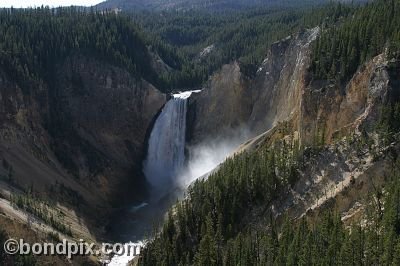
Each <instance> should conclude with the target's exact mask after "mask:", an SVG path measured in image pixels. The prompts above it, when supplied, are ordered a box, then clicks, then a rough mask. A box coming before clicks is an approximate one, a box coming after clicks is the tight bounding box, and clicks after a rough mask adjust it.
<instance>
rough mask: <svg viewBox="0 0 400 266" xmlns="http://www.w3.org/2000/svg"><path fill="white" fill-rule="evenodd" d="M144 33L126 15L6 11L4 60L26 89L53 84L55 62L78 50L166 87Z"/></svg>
mask: <svg viewBox="0 0 400 266" xmlns="http://www.w3.org/2000/svg"><path fill="white" fill-rule="evenodd" d="M142 35H143V33H142V32H140V30H139V29H138V27H137V26H136V25H134V24H133V23H132V21H131V20H130V19H129V18H127V17H125V16H117V15H115V14H113V13H106V14H102V13H91V12H85V11H82V10H79V9H76V8H59V9H49V8H43V7H42V8H37V9H27V10H18V9H3V10H1V11H0V36H2V37H1V38H2V39H1V41H0V63H1V65H2V68H3V70H4V71H6V72H7V73H8V74H9V75H10V77H11V78H13V79H14V80H15V81H17V82H18V83H20V85H21V87H22V88H23V89H29V88H33V87H34V86H35V85H34V84H37V83H40V82H49V81H50V80H51V78H52V76H53V74H54V73H52V71H53V69H54V67H55V64H57V63H60V62H62V60H63V59H65V58H66V57H67V56H69V55H72V54H74V53H75V54H77V53H82V54H85V55H91V56H96V57H97V58H98V59H102V60H107V61H109V62H111V63H113V64H116V65H119V66H121V67H124V68H127V69H128V70H129V71H130V72H131V73H132V74H134V75H135V76H136V77H137V78H140V77H143V78H145V79H147V80H148V81H150V82H153V83H154V84H155V85H160V86H161V85H162V84H161V81H160V79H159V78H158V75H157V73H155V71H154V69H152V67H151V64H150V61H151V60H150V55H149V53H148V50H147V47H146V43H145V42H144V37H143V36H142Z"/></svg>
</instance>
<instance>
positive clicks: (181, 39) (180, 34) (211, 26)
mask: <svg viewBox="0 0 400 266" xmlns="http://www.w3.org/2000/svg"><path fill="white" fill-rule="evenodd" d="M354 8H355V6H351V5H343V4H341V3H332V4H329V5H327V6H324V7H318V8H317V7H315V8H306V7H303V8H298V9H293V8H287V9H285V8H274V9H270V8H258V9H249V10H247V11H242V12H239V11H235V12H223V13H221V14H218V15H210V14H209V13H207V12H201V11H191V12H162V13H158V12H140V13H139V12H138V13H134V14H132V16H133V20H134V21H135V22H136V23H137V24H139V25H141V27H142V28H143V29H144V30H145V31H146V32H147V33H148V35H149V36H151V39H152V40H153V43H154V44H156V45H157V46H160V47H163V46H168V47H173V48H174V49H175V51H176V55H177V56H178V58H179V59H180V60H179V62H180V64H179V65H180V70H181V71H179V72H175V73H165V75H164V80H166V81H167V83H168V84H170V85H171V88H172V89H177V88H178V89H179V88H185V87H196V86H199V85H201V84H202V83H203V82H204V81H206V80H207V79H208V77H209V76H210V75H211V74H212V73H213V72H214V71H216V70H218V69H219V68H220V67H221V66H222V65H223V64H229V63H231V62H233V61H235V60H237V61H239V62H240V64H241V70H242V72H243V73H244V74H246V75H247V76H249V77H252V76H253V75H254V74H255V72H256V70H257V68H258V65H259V64H260V63H261V62H262V61H263V60H264V58H265V56H266V52H267V51H268V48H269V47H270V45H271V44H272V43H273V42H276V41H279V40H280V39H282V38H285V37H287V36H289V35H291V34H294V33H295V32H297V31H299V30H301V29H306V28H312V27H315V26H317V25H320V24H321V23H322V22H325V23H327V24H334V23H336V22H338V21H339V20H341V19H342V18H343V17H347V16H349V15H350V14H352V12H354ZM207 47H211V49H210V51H209V52H208V53H205V54H203V55H201V53H202V52H203V51H204V49H205V48H207ZM164 50H165V49H164ZM164 58H168V56H164ZM167 63H168V61H167Z"/></svg>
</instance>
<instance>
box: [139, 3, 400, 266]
mask: <svg viewBox="0 0 400 266" xmlns="http://www.w3.org/2000/svg"><path fill="white" fill-rule="evenodd" d="M333 10H334V12H333V13H330V14H331V16H322V19H321V20H320V21H319V23H317V24H318V25H320V26H321V30H322V33H321V36H320V37H319V38H318V39H317V41H316V42H314V45H313V47H312V50H311V54H312V63H311V68H310V69H309V71H310V74H311V75H310V76H311V82H312V81H318V80H321V79H322V80H328V81H334V82H337V83H339V84H340V85H342V84H346V82H348V80H349V79H350V78H351V77H353V75H354V73H355V72H356V70H357V69H360V68H361V67H362V66H363V64H364V63H365V62H367V61H368V60H370V59H372V58H373V57H374V56H376V55H378V54H381V53H383V52H386V54H387V57H388V58H389V60H392V61H393V62H395V60H396V58H398V56H399V50H400V46H399V40H400V38H399V34H400V28H399V27H400V21H398V18H399V17H400V16H399V12H400V1H398V0H378V1H374V2H372V3H370V4H368V5H366V6H361V7H354V6H353V7H349V6H342V5H335V6H334V9H333ZM316 17H318V15H316ZM312 18H313V16H311V19H312ZM320 18H321V17H320ZM304 19H305V18H302V20H303V21H304ZM293 21H296V20H295V19H294V20H293ZM294 23H296V22H294ZM303 25H305V24H303ZM309 25H311V24H309ZM160 30H161V32H160V35H163V34H164V36H165V37H166V38H171V37H172V38H171V42H173V41H174V38H173V36H174V35H173V34H171V31H169V29H160ZM193 36H196V35H195V34H194V35H193ZM233 36H234V35H230V38H227V39H229V40H230V39H232V37H233ZM222 39H223V38H222ZM189 41H190V40H189ZM212 43H213V42H212V41H211V42H209V44H212ZM253 43H254V40H253ZM228 47H229V45H228ZM253 48H254V47H253ZM184 49H188V50H190V49H191V47H190V45H186V47H185V46H184ZM230 51H233V50H230ZM254 51H255V50H254V49H252V51H251V52H249V53H248V54H247V56H249V57H250V58H251V55H255V53H254ZM231 55H232V54H231ZM243 55H245V54H243ZM243 55H241V56H243ZM255 58H256V56H255ZM261 58H263V57H261ZM250 62H251V60H250ZM256 64H257V63H256ZM242 71H243V69H242ZM393 86H396V85H395V84H394V85H393ZM396 88H397V87H396ZM394 93H396V92H394ZM380 116H381V118H380V120H379V122H378V123H377V124H376V125H374V128H369V130H371V132H369V133H368V134H365V135H362V136H361V138H359V137H356V138H359V140H357V141H356V142H353V143H351V147H353V148H356V147H358V146H359V147H363V146H364V148H365V149H369V150H370V152H371V153H372V154H376V152H375V151H373V150H371V146H370V144H368V145H367V144H366V143H371V141H372V138H371V136H372V135H373V134H371V133H372V131H373V132H375V133H376V134H378V137H377V138H378V139H379V140H380V141H379V144H378V147H376V148H378V149H380V150H383V149H385V147H388V145H396V143H398V140H399V138H398V134H399V130H400V128H399V124H398V121H399V119H400V117H399V104H398V103H396V102H392V103H388V106H386V107H383V108H382V110H381V112H380ZM370 134H371V135H370ZM323 146H324V143H319V141H317V142H316V143H315V144H314V146H313V147H301V146H299V145H298V143H297V144H296V143H293V142H289V143H288V142H285V141H282V140H280V141H277V142H275V143H274V144H273V145H272V146H263V147H259V148H258V149H256V150H255V151H248V152H244V153H242V154H239V155H235V156H234V157H233V158H229V159H227V161H226V162H225V163H224V164H222V165H221V166H220V167H219V168H218V169H217V170H216V172H214V173H212V174H211V175H210V176H209V177H208V178H207V179H206V180H198V181H196V182H195V183H194V184H193V185H192V186H191V187H190V189H189V191H188V195H187V197H186V198H185V199H184V200H182V201H181V202H178V203H177V204H176V206H174V207H173V208H172V209H171V210H170V212H169V215H168V218H167V220H166V221H165V223H164V225H163V227H162V228H161V229H160V231H156V232H154V234H153V239H152V240H150V241H149V243H148V244H147V246H146V247H145V249H144V250H143V252H142V255H141V257H140V260H139V264H140V265H399V264H400V256H399V254H400V196H399V195H400V192H399V191H400V182H399V180H400V175H399V171H400V168H399V167H400V163H399V160H398V159H397V157H398V155H397V153H396V152H395V151H394V152H393V154H392V158H391V159H389V160H392V161H391V167H392V168H391V174H390V175H389V176H386V177H385V182H386V183H385V186H384V187H383V188H376V190H375V192H374V193H371V194H370V195H365V196H366V197H367V198H368V200H366V202H365V204H366V205H365V208H366V211H365V213H366V217H364V220H359V221H357V222H355V223H352V224H351V225H350V226H349V225H345V224H344V223H343V222H342V219H341V216H340V214H339V213H337V212H336V211H335V209H329V208H327V209H325V210H323V213H324V214H323V215H319V216H317V217H313V218H310V217H309V216H308V215H305V216H304V217H303V218H301V219H297V220H290V218H289V217H287V218H286V219H285V221H284V222H283V224H280V223H279V224H278V223H276V222H275V220H274V218H272V217H265V216H263V214H265V213H268V212H267V211H266V209H268V207H269V206H270V203H271V202H272V201H274V200H277V198H278V197H279V195H280V194H281V193H282V192H283V191H285V190H286V189H290V186H292V185H293V184H294V183H295V182H296V181H297V180H298V178H299V173H300V172H302V171H303V166H304V163H305V162H307V161H309V159H310V156H313V155H312V154H318V153H319V152H321V151H322V150H321V149H323ZM367 146H368V147H367ZM364 148H363V149H364ZM374 156H375V155H374ZM389 157H390V156H389ZM374 160H378V158H375V159H374ZM260 209H261V211H260ZM262 210H265V212H264V211H262ZM255 213H256V215H257V214H258V215H259V216H257V217H254V215H255ZM260 213H261V215H260ZM260 220H261V221H263V222H261V223H262V225H261V226H260V224H258V223H259V222H260Z"/></svg>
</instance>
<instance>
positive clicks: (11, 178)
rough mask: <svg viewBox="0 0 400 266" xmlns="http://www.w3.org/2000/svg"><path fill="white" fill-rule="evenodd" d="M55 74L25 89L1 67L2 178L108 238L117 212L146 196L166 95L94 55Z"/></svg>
mask: <svg viewBox="0 0 400 266" xmlns="http://www.w3.org/2000/svg"><path fill="white" fill-rule="evenodd" d="M54 73H55V75H54V77H53V78H52V80H51V82H48V83H45V82H41V83H37V84H32V85H31V86H30V87H31V88H32V89H31V90H30V91H26V90H25V91H24V90H22V89H21V88H20V87H19V86H18V84H17V83H16V82H14V81H13V79H12V78H11V77H10V76H9V75H7V74H6V73H5V72H4V71H2V70H1V69H0V160H2V162H3V163H2V166H0V175H1V177H2V178H3V179H4V180H6V181H7V182H8V183H11V184H12V187H14V188H15V189H16V193H18V191H20V192H22V191H25V192H26V191H32V192H33V193H35V194H36V195H38V196H39V197H40V198H43V199H46V198H47V199H48V200H49V201H52V202H54V203H55V204H59V205H60V206H64V207H66V209H69V210H70V211H71V213H76V215H77V216H78V217H80V218H77V219H78V220H80V219H81V218H83V220H84V221H85V220H86V223H90V224H91V226H90V228H91V230H93V232H92V233H93V234H94V235H101V234H102V230H101V228H102V226H104V225H105V223H106V222H107V215H108V214H109V213H110V211H111V210H112V209H113V207H114V206H123V205H124V204H125V203H127V202H132V201H133V200H135V198H139V197H143V196H144V195H145V193H146V189H145V188H146V182H145V179H144V176H143V174H142V172H141V162H142V159H143V156H144V152H145V143H146V141H145V139H146V137H147V131H148V130H149V128H150V127H151V124H152V122H153V119H154V117H155V116H156V114H157V113H158V112H159V110H160V109H161V107H162V106H163V105H164V104H165V102H166V96H165V95H164V94H162V93H161V92H160V91H158V90H157V89H156V88H155V87H154V86H152V85H151V84H150V83H148V82H146V81H145V80H138V79H136V78H135V77H133V76H132V75H131V74H130V73H128V72H127V71H126V70H125V69H121V68H119V67H116V66H113V65H110V64H108V63H105V62H101V61H98V60H96V59H94V58H91V57H84V56H80V55H75V56H71V57H68V58H67V59H66V60H65V61H63V62H60V64H58V65H57V66H56V68H55V69H54ZM0 183H1V185H0V187H1V192H2V193H0V195H2V197H3V196H4V197H6V198H8V196H7V195H8V193H9V192H10V187H9V186H8V185H7V184H6V183H3V182H2V181H0ZM64 209H65V208H64ZM63 212H65V210H63ZM76 215H75V216H76ZM99 218H102V219H99ZM80 223H81V222H80ZM84 223H85V222H82V224H84ZM72 229H73V230H74V228H72ZM78 231H79V230H78Z"/></svg>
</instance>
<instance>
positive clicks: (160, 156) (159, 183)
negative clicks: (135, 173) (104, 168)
mask: <svg viewBox="0 0 400 266" xmlns="http://www.w3.org/2000/svg"><path fill="white" fill-rule="evenodd" d="M192 92H197V91H187V92H183V93H179V94H174V95H172V98H171V99H170V100H169V101H168V102H167V103H166V104H165V106H164V108H163V109H162V111H161V114H160V115H159V117H158V118H157V120H156V122H155V124H154V127H153V129H152V131H151V134H150V139H149V142H148V143H149V144H148V150H147V158H146V160H145V161H144V164H143V171H144V174H145V175H146V178H147V181H148V182H149V183H150V184H151V185H152V186H153V187H154V188H155V189H156V190H166V189H168V188H170V187H171V185H173V184H174V179H175V178H176V177H177V175H178V174H179V171H180V170H181V169H182V168H183V165H184V162H185V152H184V149H185V136H186V110H187V99H188V98H189V97H190V95H191V94H192Z"/></svg>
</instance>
